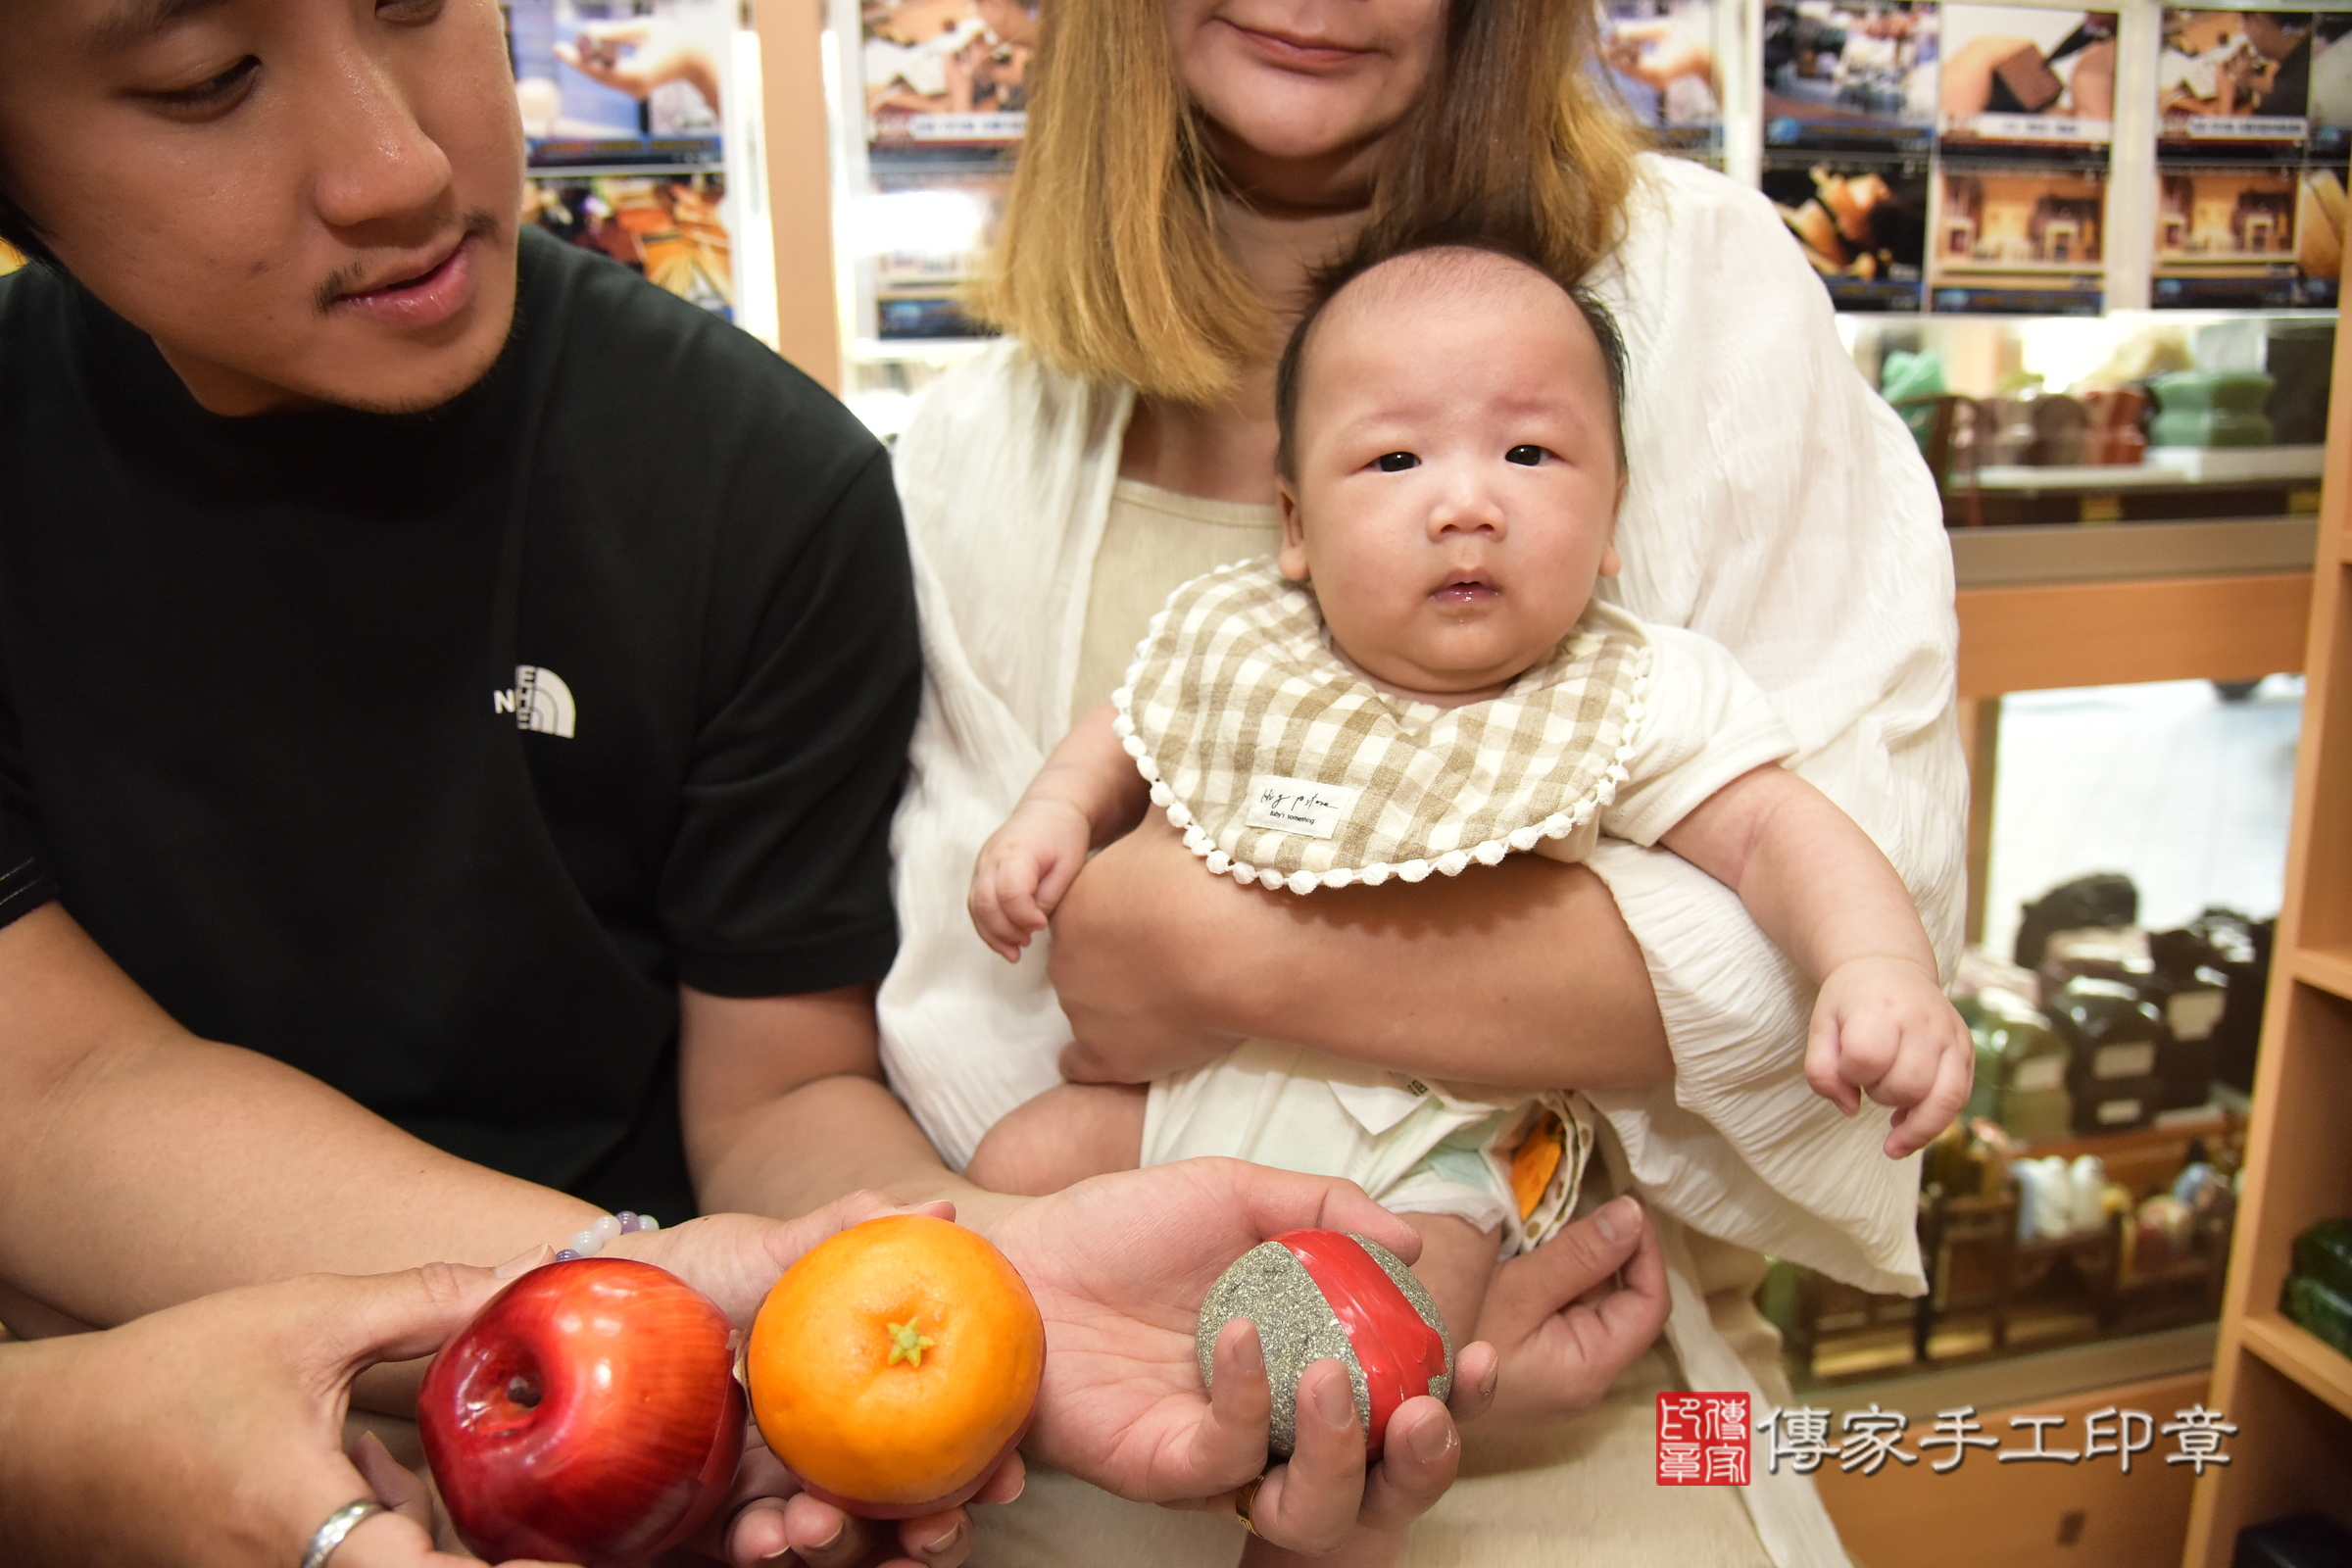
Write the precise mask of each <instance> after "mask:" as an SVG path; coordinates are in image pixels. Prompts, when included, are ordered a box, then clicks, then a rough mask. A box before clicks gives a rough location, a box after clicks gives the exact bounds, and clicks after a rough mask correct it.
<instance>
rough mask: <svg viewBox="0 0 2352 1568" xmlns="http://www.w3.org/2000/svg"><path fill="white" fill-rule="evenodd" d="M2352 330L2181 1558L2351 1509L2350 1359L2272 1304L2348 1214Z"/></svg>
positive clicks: (2214, 1567)
mask: <svg viewBox="0 0 2352 1568" xmlns="http://www.w3.org/2000/svg"><path fill="white" fill-rule="evenodd" d="M2348 522H2352V332H2339V333H2338V334H2336V348H2335V396H2334V398H2333V400H2332V407H2331V408H2330V410H2329V412H2328V417H2327V479H2326V483H2325V491H2324V494H2323V496H2322V498H2321V504H2320V532H2319V541H2318V547H2317V549H2316V551H2315V552H2314V555H2315V561H2316V565H2315V569H2314V571H2313V574H2312V579H2311V581H2312V598H2311V608H2310V614H2309V620H2308V631H2309V641H2308V643H2307V645H2306V652H2305V655H2304V660H2303V669H2304V674H2305V677H2306V680H2307V685H2306V688H2305V698H2304V705H2303V733H2302V738H2301V740H2300V742H2299V743H2298V745H2297V747H2296V757H2295V806H2294V824H2293V828H2292V830H2291V832H2290V834H2289V838H2288V844H2287V865H2286V897H2285V899H2284V901H2283V904H2282V906H2281V907H2280V909H2279V911H2278V948H2277V952H2278V955H2279V956H2280V958H2281V960H2282V961H2279V962H2277V963H2275V964H2274V965H2273V967H2272V974H2271V988H2270V995H2269V1005H2268V1006H2267V1007H2266V1008H2265V1010H2264V1015H2263V1027H2262V1045H2261V1050H2260V1052H2259V1054H2257V1056H2256V1059H2255V1068H2254V1103H2253V1109H2252V1112H2251V1114H2250V1115H2249V1117H2248V1120H2247V1129H2246V1164H2245V1170H2244V1173H2243V1177H2242V1180H2241V1184H2240V1189H2239V1195H2238V1208H2237V1234H2236V1236H2235V1238H2234V1240H2233V1243H2232V1245H2231V1247H2230V1250H2229V1280H2228V1283H2227V1284H2226V1286H2225V1287H2224V1289H2223V1294H2222V1321H2221V1333H2220V1336H2219V1338H2218V1340H2217V1342H2216V1344H2215V1348H2214V1364H2213V1388H2212V1393H2211V1395H2210V1396H2209V1397H2208V1398H2207V1400H2206V1403H2207V1404H2208V1405H2209V1406H2210V1407H2212V1408H2215V1409H2218V1410H2221V1411H2224V1412H2225V1413H2226V1414H2227V1416H2228V1418H2229V1420H2230V1421H2232V1422H2234V1423H2235V1424H2236V1425H2237V1428H2238V1430H2237V1433H2236V1435H2235V1436H2234V1437H2233V1438H2231V1439H2230V1441H2229V1454H2230V1463H2229V1465H2228V1466H2227V1467H2223V1468H2216V1469H2210V1470H2208V1471H2207V1472H2206V1473H2205V1475H2204V1476H2203V1477H2202V1478H2201V1479H2200V1480H2199V1481H2198V1482H2197V1485H2196V1495H2195V1499H2194V1501H2193V1503H2192V1505H2191V1507H2190V1510H2189V1530H2188V1546H2187V1551H2186V1553H2185V1556H2184V1559H2183V1560H2184V1562H2185V1564H2186V1565H2187V1568H2227V1565H2228V1564H2229V1562H2230V1561H2231V1559H2232V1558H2233V1556H2234V1555H2235V1552H2236V1546H2237V1537H2238V1532H2239V1531H2241V1530H2243V1529H2244V1528H2245V1527H2246V1526H2248V1525H2251V1524H2257V1523H2260V1522H2262V1521H2265V1520H2269V1519H2277V1518H2279V1517H2281V1516H2284V1515H2287V1514H2294V1513H2303V1512H2309V1511H2317V1512H2320V1513H2325V1514H2327V1515H2330V1516H2332V1517H2333V1518H2335V1519H2336V1520H2338V1521H2339V1522H2342V1523H2344V1524H2346V1525H2352V1360H2348V1359H2347V1358H2345V1357H2344V1356H2341V1355H2339V1354H2337V1353H2336V1352H2335V1351H2334V1350H2333V1349H2331V1348H2328V1347H2327V1346H2326V1345H2325V1344H2323V1343H2322V1342H2321V1341H2319V1340H2318V1339H2316V1338H2314V1337H2313V1336H2311V1335H2310V1334H2307V1333H2305V1332H2304V1331H2303V1330H2302V1329H2301V1328H2299V1327H2297V1326H2295V1325H2294V1324H2292V1323H2290V1322H2288V1321H2287V1320H2286V1318H2285V1317H2284V1316H2282V1315H2281V1314H2280V1313H2279V1311H2278V1296H2279V1289H2280V1287H2281V1285H2282V1284H2283V1283H2284V1282H2285V1279H2286V1275H2287V1271H2288V1269H2289V1267H2290V1266H2291V1264H2292V1250H2293V1246H2294V1239H2295V1236H2296V1234H2297V1233H2298V1232H2300V1231H2301V1230H2303V1228H2304V1227H2306V1226H2308V1225H2310V1224H2312V1223H2313V1222H2314V1221H2317V1220H2321V1219H2326V1218H2328V1217H2331V1216H2336V1215H2343V1214H2352V1140H2348V1139H2347V1138H2346V1137H2345V1136H2344V1126H2345V1122H2346V1119H2347V1117H2352V613H2347V607H2346V602H2345V589H2346V587H2347V586H2352V583H2348V582H2347V579H2348V578H2352V565H2348V563H2352V556H2348V555H2347V554H2346V548H2347V547H2346V540H2347V538H2352V527H2348Z"/></svg>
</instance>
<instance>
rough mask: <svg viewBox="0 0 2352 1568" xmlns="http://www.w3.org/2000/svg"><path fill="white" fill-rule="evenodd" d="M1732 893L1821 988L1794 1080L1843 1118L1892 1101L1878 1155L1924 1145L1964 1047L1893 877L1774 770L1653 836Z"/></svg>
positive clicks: (1962, 1089)
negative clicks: (1867, 1104)
mask: <svg viewBox="0 0 2352 1568" xmlns="http://www.w3.org/2000/svg"><path fill="white" fill-rule="evenodd" d="M1659 842H1661V843H1662V844H1664V845H1665V846H1666V848H1668V849H1670V850H1672V851H1673V852H1674V853H1675V854H1677V855H1679V856H1681V857H1682V858H1684V859H1686V860H1689V861H1690V862H1691V864H1692V865H1695V866H1697V867H1698V868H1699V869H1700V870H1702V871H1704V872H1706V873H1707V874H1708V875H1710V876H1712V877H1714V878H1715V879H1716V880H1717V881H1719V882H1722V883H1723V884H1724V885H1725V886H1727V887H1729V888H1731V889H1732V890H1733V891H1734V892H1736V893H1738V894H1739V895H1740V903H1741V904H1743V905H1745V906H1746V907H1747V911H1748V913H1749V914H1750V915H1751V916H1753V917H1754V919H1755V922H1756V924H1757V925H1759V926H1761V927H1762V928H1763V930H1764V934H1765V935H1766V936H1769V937H1771V938H1772V940H1773V942H1774V943H1775V944H1776V945H1777V946H1778V947H1779V948H1780V950H1781V951H1782V952H1783V953H1786V954H1787V955H1789V958H1790V959H1791V960H1792V961H1794V962H1795V963H1796V965H1797V966H1798V967H1799V968H1801V969H1803V970H1804V971H1805V973H1807V974H1808V975H1810V976H1811V977H1812V978H1813V980H1814V981H1815V982H1816V983H1817V984H1818V985H1819V986H1820V988H1821V991H1820V995H1819V997H1818V998H1817V999H1816V1000H1815V1002H1814V1005H1813V1026H1812V1030H1811V1033H1810V1035H1809V1037H1808V1039H1807V1041H1806V1044H1805V1078H1806V1081H1807V1082H1809V1083H1811V1084H1812V1086H1813V1088H1814V1091H1815V1092H1816V1093H1817V1094H1819V1095H1821V1096H1822V1098H1823V1099H1825V1100H1829V1101H1833V1102H1835V1103H1837V1104H1838V1107H1839V1108H1840V1109H1842V1110H1844V1111H1845V1112H1846V1113H1847V1114H1849V1115H1850V1114H1852V1113H1853V1112H1854V1111H1855V1110H1856V1109H1858V1108H1860V1105H1861V1099H1860V1096H1861V1095H1863V1094H1867V1095H1869V1096H1870V1098H1871V1099H1873V1100H1875V1101H1877V1102H1878V1103H1880V1104H1882V1105H1891V1106H1893V1107H1894V1126H1893V1130H1892V1131H1890V1132H1889V1133H1888V1134H1887V1156H1888V1157H1889V1158H1893V1159H1900V1158H1901V1157H1902V1156H1903V1155H1905V1154H1908V1153H1910V1152H1913V1151H1914V1150H1917V1149H1922V1148H1925V1147H1926V1145H1927V1144H1928V1142H1929V1140H1931V1139H1933V1138H1934V1137H1935V1136H1936V1134H1937V1133H1939V1132H1941V1131H1942V1130H1943V1129H1944V1128H1945V1127H1947V1126H1949V1125H1951V1120H1952V1118H1953V1116H1955V1115H1957V1114H1958V1113H1959V1110H1960V1107H1961V1105H1962V1104H1963V1103H1966V1102H1967V1099H1968V1091H1969V1082H1970V1080H1971V1078H1972V1077H1973V1076H1974V1073H1975V1067H1976V1053H1975V1050H1974V1048H1973V1046H1972V1045H1971V1043H1970V1041H1969V1035H1968V1026H1967V1025H1966V1024H1964V1023H1962V1022H1961V1021H1960V1015H1959V1014H1958V1013H1957V1012H1955V1011H1953V1010H1952V1005H1951V1004H1950V1003H1949V1002H1947V1001H1945V1000H1944V995H1943V989H1942V987H1941V986H1940V985H1939V984H1938V982H1937V979H1936V954H1935V950H1934V949H1933V948H1931V947H1930V946H1929V943H1928V934H1927V932H1926V931H1925V930H1924V929H1922V928H1921V926H1920V923H1919V912H1918V910H1917V909H1916V908H1914V907H1913V906H1912V903H1911V896H1910V894H1909V893H1908V892H1906V891H1905V890H1904V888H1903V884H1902V879H1901V878H1900V877H1898V876H1897V875H1895V871H1894V867H1893V866H1891V865H1889V864H1887V857H1886V856H1884V855H1882V854H1880V853H1879V847H1878V846H1877V845H1875V844H1873V843H1872V842H1871V841H1870V835H1868V834H1867V833H1864V832H1863V831H1862V829H1861V828H1860V827H1858V826H1857V825H1855V823H1854V820H1853V818H1851V817H1849V816H1847V815H1846V814H1845V813H1844V812H1843V811H1841V810H1839V809H1838V807H1837V806H1836V805H1835V804H1834V803H1833V802H1832V801H1831V800H1830V798H1829V797H1828V796H1826V795H1824V794H1822V793H1821V791H1819V790H1817V789H1815V788H1814V787H1813V786H1812V785H1810V784H1808V783H1806V782H1805V781H1804V780H1803V779H1801V778H1799V777H1797V775H1796V774H1794V773H1791V772H1789V771H1788V770H1787V769H1786V768H1783V767H1780V766H1778V765H1772V766H1766V767H1759V768H1756V769H1754V770H1753V771H1750V772H1747V773H1743V774H1741V775H1740V777H1739V778H1736V779H1734V780H1732V782H1731V783H1729V784H1726V785H1725V786H1724V787H1723V788H1722V789H1720V790H1717V791H1716V792H1715V793H1714V794H1713V795H1710V796H1709V797H1707V799H1706V800H1704V801H1702V802H1700V803H1699V805H1698V806H1697V808H1696V809H1693V810H1692V811H1691V814H1690V815H1688V816H1686V817H1684V818H1683V819H1682V820H1681V821H1680V822H1678V823H1676V824H1675V825H1674V826H1673V827H1672V828H1670V829H1668V830H1667V832H1666V834H1665V835H1664V837H1663V838H1662V839H1661V840H1660V841H1659Z"/></svg>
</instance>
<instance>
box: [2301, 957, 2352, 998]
mask: <svg viewBox="0 0 2352 1568" xmlns="http://www.w3.org/2000/svg"><path fill="white" fill-rule="evenodd" d="M2293 962H2294V972H2295V978H2296V979H2298V980H2300V981H2302V982H2303V983H2304V984H2305V985H2307V986H2317V987H2319V988H2320V989H2321V990H2322V991H2325V992H2327V994H2328V995H2329V996H2334V997H2341V998H2343V999H2344V1000H2345V1001H2346V1002H2352V953H2348V952H2345V951H2343V950H2341V949H2336V948H2297V949H2296V950H2295V953H2294V960H2293Z"/></svg>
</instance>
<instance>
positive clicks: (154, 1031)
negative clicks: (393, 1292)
mask: <svg viewBox="0 0 2352 1568" xmlns="http://www.w3.org/2000/svg"><path fill="white" fill-rule="evenodd" d="M0 998H5V999H6V1001H5V1004H4V1005H0V1280H4V1281H5V1282H6V1283H7V1285H8V1286H10V1287H12V1288H13V1289H14V1290H15V1291H16V1292H17V1293H21V1294H22V1295H23V1296H25V1297H28V1298H30V1299H32V1300H33V1301H34V1302H37V1303H39V1304H41V1305H45V1306H47V1307H49V1308H51V1309H53V1310H54V1311H55V1312H58V1313H62V1314H65V1315H67V1316H69V1317H71V1318H74V1319H78V1320H80V1321H82V1322H86V1323H91V1324H99V1325H106V1324H114V1323H121V1322H124V1321H126V1320H128V1319H130V1318H133V1317H137V1316H140V1315H142V1314H144V1313H147V1312H151V1311H154V1310H157V1309H158V1308H161V1307H165V1306H170V1305H172V1304H173V1303H175V1302H179V1301H184V1300H188V1299H192V1298H194V1297H198V1296H204V1295H208V1294H210V1293H212V1292H214V1291H220V1290H226V1289H229V1288H231V1287H234V1286H239V1285H246V1284H252V1283H256V1282H259V1281H263V1280H271V1279H278V1278H281V1277H283V1276H285V1275H289V1274H295V1273H309V1272H319V1271H328V1272H334V1273H342V1274H380V1273H388V1272H391V1271H394V1270H399V1269H406V1268H414V1267H417V1266H418V1265H420V1264H423V1263H428V1262H435V1261H454V1262H464V1263H474V1264H483V1265H489V1264H496V1263H500V1262H503V1261H505V1260H506V1259H508V1258H510V1257H513V1256H514V1255H515V1254H516V1253H517V1252H520V1251H523V1250H526V1249H528V1248H530V1247H532V1246H534V1245H536V1244H540V1243H553V1244H556V1245H561V1244H562V1240H563V1238H564V1237H565V1236H568V1235H569V1234H570V1233H571V1232H573V1231H575V1230H577V1229H579V1228H580V1227H581V1226H582V1225H584V1224H586V1223H587V1222H588V1221H590V1220H592V1219H594V1218H595V1217H596V1213H597V1210H596V1209H595V1208H594V1207H592V1206H591V1205H589V1204H587V1203H584V1202H582V1201H579V1200H577V1199H573V1198H566V1197H564V1195H563V1194H561V1193H557V1192H551V1191H549V1190H548V1189H546V1188H542V1187H537V1186H534V1185H532V1184H531V1183H529V1182H525V1181H521V1180H518V1179H516V1178H515V1177H512V1176H504V1175H501V1174H499V1173H498V1172H496V1171H492V1170H487V1169H485V1168H483V1167H481V1166H479V1165H473V1164H469V1163H467V1162H466V1161H465V1160H462V1159H459V1158H456V1157H455V1156H453V1155H450V1154H445V1153H443V1152H440V1151H439V1150H436V1149H434V1148H432V1147H431V1146H429V1145H427V1144H423V1143H420V1142H418V1141H417V1139H415V1138H412V1137H410V1136H409V1135H408V1134H407V1133H405V1132H402V1131H401V1130H400V1129H399V1128H397V1127H395V1126H393V1125H392V1124H391V1123H390V1122H387V1121H385V1120H383V1119H382V1118H381V1117H379V1116H376V1115H374V1114H373V1113H371V1112H369V1111H368V1110H365V1109H363V1108H362V1107H361V1106H360V1105H358V1104H357V1103H354V1102H353V1101H351V1100H350V1099H348V1098H347V1097H345V1096H343V1095H341V1094H338V1093H337V1092H336V1091H334V1090H332V1089H329V1088H328V1087H326V1086H325V1085H324V1084H322V1083H319V1081H318V1080H317V1079H315V1078H312V1077H310V1076H308V1075H307V1074H304V1073H301V1072H298V1071H296V1070H295V1069H293V1068H291V1067H288V1066H286V1065H284V1064H283V1063H281V1062H277V1061H274V1060H272V1059H270V1057H268V1056H264V1055H261V1054H257V1053H255V1052H251V1051H244V1050H240V1049H238V1048H236V1047H233V1046H224V1045H218V1044H215V1043H214V1042H211V1041H207V1040H200V1039H198V1038H196V1037H195V1036H194V1035H192V1034H190V1033H189V1032H188V1031H187V1030H185V1029H183V1028H181V1027H180V1026H179V1025H178V1024H177V1023H175V1022H173V1021H172V1018H171V1017H170V1016H169V1015H167V1014H166V1013H165V1012H164V1010H163V1009H162V1008H161V1007H158V1006H157V1005H155V1004H154V1003H153V1002H152V1001H150V1000H149V999H148V998H147V996H146V995H145V994H144V993H143V992H141V991H140V990H139V988H138V987H137V986H135V985H133V984H132V983H131V981H130V979H129V978H128V977H127V976H126V975H124V974H123V971H122V970H121V969H120V968H118V967H116V965H115V963H114V962H113V960H111V959H110V958H108V957H107V956H106V955H105V954H104V953H102V952H101V951H100V950H99V948H98V946H97V944H96V943H94V942H92V941H91V940H90V939H89V937H88V936H87V935H85V934H84V933H83V931H82V929H81V927H80V926H79V925H77V924H75V923H74V921H73V917H72V916H71V915H69V914H68V913H67V912H66V911H65V909H64V908H63V907H60V906H57V905H54V904H52V905H48V906H45V907H41V908H38V909H35V910H33V911H32V912H31V913H29V914H27V915H25V916H24V917H23V918H22V919H19V920H17V921H15V922H13V923H12V924H9V925H7V926H5V927H0ZM12 1326H14V1325H13V1324H12Z"/></svg>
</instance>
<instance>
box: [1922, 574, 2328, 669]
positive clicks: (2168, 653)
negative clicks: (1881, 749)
mask: <svg viewBox="0 0 2352 1568" xmlns="http://www.w3.org/2000/svg"><path fill="white" fill-rule="evenodd" d="M2311 583H2312V578H2311V573H2310V572H2308V571H2265V572H2244V573H2239V574H2235V575H2229V576H2197V577H2147V578H2138V579H2127V580H2125V581H2120V582H2063V583H2036V584H2026V585H2018V586H2006V587H1997V588H1991V587H1988V588H1964V589H1961V590H1960V592H1959V594H1958V596H1957V601H1958V609H1959V613H1960V696H1961V697H1962V698H1963V699H1975V698H1986V697H1998V696H2000V695H2002V694H2003V693H2006V692H2023V691H2041V690H2047V689H2049V688H2051V687H2059V686H2115V685H2122V684H2124V683H2126V682H2131V681H2150V680H2259V679H2261V678H2262V677H2263V676H2265V675H2275V674H2278V673H2280V672H2282V671H2288V670H2297V669H2301V668H2302V667H2303V645H2304V638H2305V630H2306V626H2307V624H2308V619H2309V615H2310V613H2311Z"/></svg>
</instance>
